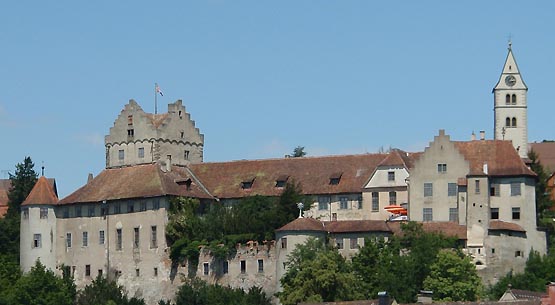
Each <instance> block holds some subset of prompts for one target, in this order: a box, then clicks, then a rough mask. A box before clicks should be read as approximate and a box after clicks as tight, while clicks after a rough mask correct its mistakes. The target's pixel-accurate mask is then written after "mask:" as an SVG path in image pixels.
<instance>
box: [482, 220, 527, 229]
mask: <svg viewBox="0 0 555 305" xmlns="http://www.w3.org/2000/svg"><path fill="white" fill-rule="evenodd" d="M489 229H490V230H500V231H515V232H526V230H524V228H522V227H521V226H520V225H518V224H516V223H512V222H506V221H501V220H492V221H490V222H489Z"/></svg>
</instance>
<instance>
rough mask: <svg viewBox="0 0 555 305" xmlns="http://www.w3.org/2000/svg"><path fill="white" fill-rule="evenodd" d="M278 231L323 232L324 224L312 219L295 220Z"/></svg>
mask: <svg viewBox="0 0 555 305" xmlns="http://www.w3.org/2000/svg"><path fill="white" fill-rule="evenodd" d="M276 231H277V232H280V231H316V232H325V231H326V230H325V229H324V224H323V223H322V222H321V221H319V220H317V219H314V218H297V219H295V220H293V221H291V222H290V223H288V224H286V225H284V226H283V227H281V228H279V229H277V230H276Z"/></svg>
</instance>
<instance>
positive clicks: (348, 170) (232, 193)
mask: <svg viewBox="0 0 555 305" xmlns="http://www.w3.org/2000/svg"><path fill="white" fill-rule="evenodd" d="M385 157H386V155H385V154H361V155H343V156H327V157H302V158H285V159H266V160H248V161H247V160H243V161H231V162H215V163H200V164H191V165H190V168H191V170H192V171H193V172H194V173H195V175H196V176H197V177H198V178H199V179H200V180H201V181H202V182H203V183H204V185H205V186H206V187H207V189H209V190H210V192H211V193H212V195H214V196H216V197H218V198H241V197H244V196H248V195H264V196H278V195H279V194H281V192H282V188H278V187H276V180H277V178H279V177H288V181H295V182H296V183H300V184H301V187H302V190H303V193H305V194H310V195H315V194H341V193H357V192H361V190H362V187H363V186H364V183H365V182H366V180H367V179H368V178H369V177H370V175H371V174H372V173H373V172H374V170H375V169H376V167H377V165H378V164H379V163H380V162H381V161H382V160H383V159H384V158H385ZM337 176H339V177H340V179H339V184H337V185H333V184H330V178H334V177H337ZM249 181H252V187H251V188H249V189H243V188H242V187H241V184H242V183H243V182H249Z"/></svg>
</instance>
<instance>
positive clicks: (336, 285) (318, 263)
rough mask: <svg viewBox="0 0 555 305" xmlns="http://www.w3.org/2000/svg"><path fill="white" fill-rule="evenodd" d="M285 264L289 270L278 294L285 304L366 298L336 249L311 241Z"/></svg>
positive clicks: (317, 241) (349, 266)
mask: <svg viewBox="0 0 555 305" xmlns="http://www.w3.org/2000/svg"><path fill="white" fill-rule="evenodd" d="M286 264H287V266H288V271H287V273H286V275H285V276H284V277H283V278H282V279H281V285H282V287H283V291H282V292H280V293H278V296H279V299H280V302H281V303H282V304H284V305H290V304H298V303H299V302H329V301H342V300H356V299H360V298H362V297H363V295H362V294H361V293H360V292H359V291H360V289H359V287H360V285H359V282H358V281H357V278H356V276H355V273H354V272H353V270H352V265H351V264H350V263H349V262H348V261H346V260H345V258H344V257H343V256H342V255H341V254H340V253H339V252H338V251H337V249H335V248H326V247H325V246H324V245H323V243H322V242H321V241H319V240H315V239H309V240H308V241H307V243H306V244H305V245H300V246H298V247H297V248H296V249H295V250H293V252H292V253H291V255H290V256H289V259H288V261H287V263H286Z"/></svg>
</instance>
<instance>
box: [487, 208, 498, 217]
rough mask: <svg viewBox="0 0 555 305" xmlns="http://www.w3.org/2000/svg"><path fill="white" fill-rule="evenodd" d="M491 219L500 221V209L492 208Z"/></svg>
mask: <svg viewBox="0 0 555 305" xmlns="http://www.w3.org/2000/svg"><path fill="white" fill-rule="evenodd" d="M489 210H490V218H491V219H499V208H490V209H489Z"/></svg>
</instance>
